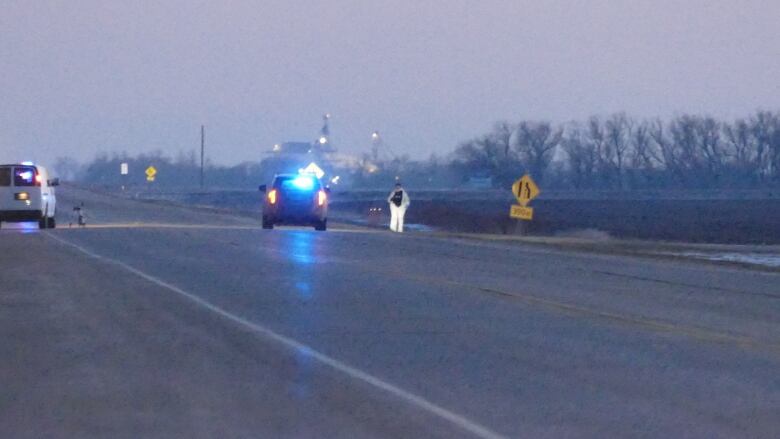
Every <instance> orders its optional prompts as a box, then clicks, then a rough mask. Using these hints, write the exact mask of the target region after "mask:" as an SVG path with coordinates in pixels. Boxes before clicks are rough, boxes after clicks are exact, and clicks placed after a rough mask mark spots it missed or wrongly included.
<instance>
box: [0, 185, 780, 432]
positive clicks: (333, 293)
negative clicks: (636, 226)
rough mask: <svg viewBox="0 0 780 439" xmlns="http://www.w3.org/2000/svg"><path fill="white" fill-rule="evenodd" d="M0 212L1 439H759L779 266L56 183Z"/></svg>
mask: <svg viewBox="0 0 780 439" xmlns="http://www.w3.org/2000/svg"><path fill="white" fill-rule="evenodd" d="M59 198H60V212H62V213H63V214H65V213H67V211H68V210H69V208H70V206H72V205H73V204H75V203H77V202H80V201H84V202H85V203H86V209H87V212H88V214H89V218H88V221H89V223H90V224H89V226H88V227H87V228H85V229H79V228H68V227H67V223H68V218H67V216H65V215H63V216H61V217H60V218H58V222H59V224H60V228H58V229H56V230H52V231H45V232H40V231H37V230H35V229H29V228H24V227H22V228H19V227H17V228H11V227H8V226H4V227H3V229H2V230H0V264H1V265H0V274H1V275H2V278H1V281H2V282H0V340H2V341H0V386H1V387H0V437H30V438H33V437H85V436H88V437H128V438H136V437H443V438H451V437H483V438H487V437H533V438H539V437H707V438H717V437H724V438H733V437H777V433H778V431H780V276H778V275H777V274H773V273H763V272H757V271H750V270H745V269H739V268H729V267H723V266H716V265H707V264H703V263H694V262H691V263H686V262H681V261H679V260H675V261H672V260H668V261H666V260H659V259H641V258H634V257H627V256H617V255H608V254H592V253H577V252H567V251H562V250H560V249H546V248H543V247H531V246H524V245H518V244H516V243H501V242H481V241H478V240H458V239H452V238H443V237H437V236H435V235H431V234H424V233H409V234H404V235H398V234H391V233H389V232H383V231H376V230H361V229H356V228H338V227H333V230H330V231H328V232H326V233H319V232H314V231H313V230H307V229H295V228H292V229H284V228H279V229H276V230H273V231H265V230H261V229H260V228H259V223H258V222H257V221H255V220H253V219H250V218H242V217H238V216H235V217H234V216H230V215H227V214H218V213H211V212H206V211H202V210H194V209H187V208H182V207H171V206H165V205H159V204H149V203H139V202H135V201H130V200H124V199H120V198H113V197H110V196H104V195H96V194H92V193H88V192H85V191H81V190H76V189H74V188H63V190H62V191H60V194H59Z"/></svg>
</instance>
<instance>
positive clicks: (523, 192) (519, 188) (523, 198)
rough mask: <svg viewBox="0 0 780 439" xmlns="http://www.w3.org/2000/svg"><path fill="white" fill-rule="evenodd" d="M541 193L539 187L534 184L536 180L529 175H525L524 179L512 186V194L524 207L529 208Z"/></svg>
mask: <svg viewBox="0 0 780 439" xmlns="http://www.w3.org/2000/svg"><path fill="white" fill-rule="evenodd" d="M539 192H540V191H539V186H537V185H536V183H534V180H533V179H532V178H531V176H530V175H528V174H525V175H523V178H521V179H520V180H517V181H516V182H515V184H513V185H512V193H513V194H514V195H515V198H517V202H518V203H520V205H521V206H523V207H526V206H528V203H530V202H531V200H533V199H534V198H536V197H538V196H539Z"/></svg>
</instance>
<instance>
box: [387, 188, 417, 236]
mask: <svg viewBox="0 0 780 439" xmlns="http://www.w3.org/2000/svg"><path fill="white" fill-rule="evenodd" d="M410 202H411V201H410V200H409V194H407V193H406V191H405V190H404V188H403V187H401V183H396V184H395V189H393V191H392V192H390V196H388V197H387V203H388V204H390V230H392V231H394V232H399V233H400V232H403V231H404V215H405V214H406V208H407V207H409V203H410Z"/></svg>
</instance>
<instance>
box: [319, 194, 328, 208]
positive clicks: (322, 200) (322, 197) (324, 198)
mask: <svg viewBox="0 0 780 439" xmlns="http://www.w3.org/2000/svg"><path fill="white" fill-rule="evenodd" d="M327 200H328V194H326V193H325V191H319V192H317V205H318V206H324V205H325V201H327Z"/></svg>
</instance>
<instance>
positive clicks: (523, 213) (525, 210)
mask: <svg viewBox="0 0 780 439" xmlns="http://www.w3.org/2000/svg"><path fill="white" fill-rule="evenodd" d="M509 216H510V217H512V218H517V219H522V220H528V221H531V220H532V219H534V209H533V208H532V207H525V206H520V205H517V204H515V205H514V206H512V208H511V209H510V210H509Z"/></svg>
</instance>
